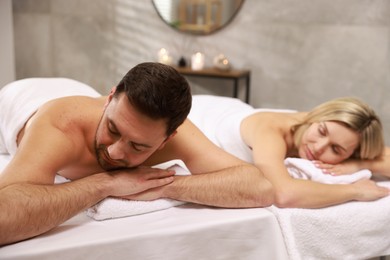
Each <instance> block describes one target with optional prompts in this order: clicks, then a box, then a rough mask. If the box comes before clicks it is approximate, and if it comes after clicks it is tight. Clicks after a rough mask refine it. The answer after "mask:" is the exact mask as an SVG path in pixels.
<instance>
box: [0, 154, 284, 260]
mask: <svg viewBox="0 0 390 260" xmlns="http://www.w3.org/2000/svg"><path fill="white" fill-rule="evenodd" d="M8 160H9V156H7V155H0V165H2V166H4V165H5V164H6V163H7V161H8ZM2 168H3V167H1V168H0V170H1V169H2ZM0 259H2V260H5V259H39V260H42V259H57V260H59V259H66V260H68V259H116V260H117V259H143V260H146V259H167V260H168V259H169V260H174V259H177V260H182V259H197V260H198V259H253V260H257V259H276V260H277V259H280V260H284V259H288V255H287V251H286V247H285V244H284V239H283V236H282V234H281V231H280V228H279V225H278V222H277V220H276V218H275V217H274V215H273V214H272V213H271V212H270V211H269V210H266V209H263V208H252V209H222V208H213V207H207V206H202V205H196V204H192V203H187V204H184V205H180V206H177V207H171V208H168V209H165V210H160V211H156V212H152V213H147V214H142V215H136V216H131V217H124V218H115V219H110V220H104V221H96V220H94V219H92V218H90V217H88V216H87V215H86V212H81V213H80V214H78V215H76V216H75V217H73V218H71V219H69V220H68V221H66V222H65V223H63V224H62V225H60V226H58V227H56V228H54V229H52V230H51V231H49V232H47V233H45V234H42V235H39V236H37V237H35V238H31V239H28V240H25V241H22V242H18V243H14V244H11V245H7V246H3V247H1V248H0Z"/></svg>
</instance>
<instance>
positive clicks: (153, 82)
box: [114, 62, 192, 136]
mask: <svg viewBox="0 0 390 260" xmlns="http://www.w3.org/2000/svg"><path fill="white" fill-rule="evenodd" d="M122 92H124V93H125V94H126V96H127V98H128V100H129V102H130V104H131V105H133V106H134V107H135V108H136V109H137V110H138V111H139V112H140V113H142V114H144V115H146V116H148V117H150V118H152V119H165V120H166V121H167V129H166V134H167V136H169V135H171V134H172V133H173V132H174V131H175V130H176V129H177V128H178V127H179V126H180V125H181V124H182V123H183V122H184V120H185V119H186V118H187V116H188V114H189V112H190V109H191V103H192V96H191V89H190V86H189V84H188V82H187V80H186V79H185V78H184V77H183V76H182V75H180V74H179V73H178V72H177V71H176V70H175V69H174V68H173V67H171V66H168V65H164V64H161V63H155V62H145V63H141V64H138V65H137V66H135V67H134V68H132V69H131V70H130V71H129V72H128V73H127V74H126V75H125V76H124V77H123V79H122V80H121V81H120V82H119V84H118V86H117V87H116V91H115V93H114V97H117V96H118V95H119V94H120V93H122Z"/></svg>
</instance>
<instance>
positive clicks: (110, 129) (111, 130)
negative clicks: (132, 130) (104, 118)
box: [108, 126, 118, 135]
mask: <svg viewBox="0 0 390 260" xmlns="http://www.w3.org/2000/svg"><path fill="white" fill-rule="evenodd" d="M108 131H109V132H110V133H111V134H113V135H117V134H118V131H116V130H115V129H113V128H112V127H110V126H108Z"/></svg>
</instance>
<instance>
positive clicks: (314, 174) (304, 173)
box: [284, 158, 372, 184]
mask: <svg viewBox="0 0 390 260" xmlns="http://www.w3.org/2000/svg"><path fill="white" fill-rule="evenodd" d="M284 165H285V166H286V167H287V170H288V172H289V174H290V175H291V177H293V178H296V179H305V180H312V181H316V182H321V183H326V184H349V183H354V182H356V181H358V180H361V179H370V178H371V176H372V173H371V171H370V170H367V169H363V170H360V171H358V172H355V173H353V174H348V175H339V176H333V175H331V174H325V173H323V172H322V170H321V169H319V168H317V167H316V166H315V165H314V163H313V162H311V161H309V160H307V159H301V158H286V159H285V160H284Z"/></svg>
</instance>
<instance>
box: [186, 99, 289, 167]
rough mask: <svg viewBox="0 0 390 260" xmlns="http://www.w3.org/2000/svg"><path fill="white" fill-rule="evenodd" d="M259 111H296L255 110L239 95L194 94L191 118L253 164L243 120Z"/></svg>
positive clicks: (211, 136) (218, 140) (215, 140)
mask: <svg viewBox="0 0 390 260" xmlns="http://www.w3.org/2000/svg"><path fill="white" fill-rule="evenodd" d="M257 112H279V113H291V112H296V111H294V110H287V109H272V108H261V109H255V108H253V107H252V106H250V105H248V104H246V103H244V102H242V101H241V100H239V99H237V98H229V97H219V96H212V95H194V96H193V98H192V108H191V112H190V114H189V116H188V118H189V119H190V120H191V121H192V122H193V123H194V124H195V125H196V126H197V127H198V128H199V129H200V130H201V131H202V132H203V133H204V134H205V135H206V136H207V137H208V138H209V139H210V140H211V141H212V142H213V143H214V144H215V145H217V146H218V147H221V148H222V149H223V150H225V151H227V152H229V153H231V154H233V155H234V156H236V157H238V158H240V159H241V160H244V161H246V162H249V163H253V157H252V150H251V149H250V147H248V146H247V145H246V144H245V142H244V141H243V140H242V138H241V134H240V125H241V122H242V120H243V119H245V118H246V117H248V116H250V115H252V114H254V113H257Z"/></svg>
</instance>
